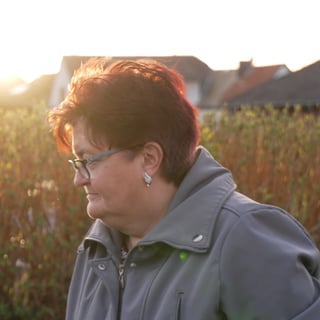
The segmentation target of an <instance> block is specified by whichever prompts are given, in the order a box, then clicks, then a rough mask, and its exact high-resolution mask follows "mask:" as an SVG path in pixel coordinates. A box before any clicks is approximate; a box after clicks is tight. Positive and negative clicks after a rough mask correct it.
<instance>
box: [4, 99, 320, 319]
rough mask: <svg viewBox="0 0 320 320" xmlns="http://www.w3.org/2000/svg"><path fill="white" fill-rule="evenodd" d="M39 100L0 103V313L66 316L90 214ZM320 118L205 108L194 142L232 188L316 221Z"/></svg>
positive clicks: (308, 223)
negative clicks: (227, 175) (198, 140)
mask: <svg viewBox="0 0 320 320" xmlns="http://www.w3.org/2000/svg"><path fill="white" fill-rule="evenodd" d="M46 112H47V110H46V108H45V106H44V105H41V104H39V105H37V106H34V107H32V108H20V109H17V108H15V109H14V110H12V109H0V142H1V143H0V154H1V158H0V173H1V179H0V212H1V215H0V228H1V232H0V241H1V246H0V283H1V286H0V319H4V320H12V319H18V320H19V319H34V320H42V319H46V320H51V319H55V320H59V319H64V312H65V303H66V294H67V288H68V285H69V282H70V277H71V272H72V268H73V264H74V258H75V251H76V249H77V247H78V245H79V243H80V241H81V239H82V237H83V235H84V233H85V232H86V230H87V228H88V226H89V224H90V220H89V218H88V217H87V214H86V200H85V197H83V194H82V192H81V190H77V189H76V188H74V187H73V185H72V179H73V172H72V170H71V169H70V168H69V165H68V163H67V161H66V156H64V155H61V154H59V153H58V152H57V151H56V146H55V143H54V140H53V138H52V134H51V133H50V132H49V128H48V126H47V124H46V121H45V118H46ZM319 136H320V122H319V119H318V118H317V117H316V116H315V115H313V114H305V113H302V112H301V110H300V109H299V108H298V107H297V108H296V109H295V111H294V112H291V111H289V110H284V111H282V112H279V111H277V110H275V109H274V108H272V106H268V107H267V108H266V109H264V110H261V109H256V110H254V109H250V108H245V109H243V110H242V111H240V112H237V113H234V114H230V113H227V112H225V111H222V112H211V113H207V114H206V115H205V117H204V120H203V123H202V144H203V145H204V146H206V147H207V148H208V149H209V150H210V151H211V152H212V154H213V155H214V156H215V158H216V159H217V160H218V161H220V162H221V163H222V164H223V165H225V166H226V167H227V168H229V169H230V170H231V171H232V172H233V174H234V178H235V180H236V182H237V183H238V186H239V190H240V191H241V192H244V193H245V194H247V195H249V196H251V197H253V198H254V199H256V200H258V201H263V202H268V203H272V204H275V205H279V206H281V207H283V208H284V209H286V210H288V211H289V212H291V213H292V214H293V215H295V216H296V217H297V218H298V219H299V220H300V221H302V223H304V224H305V225H306V226H307V227H308V228H310V229H312V228H313V227H314V226H315V225H317V224H318V223H319V218H318V216H317V213H318V211H319V206H320V202H319V199H320V197H319V196H320V184H319V181H320V170H319V167H320V146H319V143H318V139H319Z"/></svg>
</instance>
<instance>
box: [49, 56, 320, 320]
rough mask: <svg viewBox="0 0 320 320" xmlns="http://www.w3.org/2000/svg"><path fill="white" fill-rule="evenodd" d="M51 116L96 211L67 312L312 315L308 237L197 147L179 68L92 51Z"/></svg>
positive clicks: (318, 307) (318, 303) (318, 293)
mask: <svg viewBox="0 0 320 320" xmlns="http://www.w3.org/2000/svg"><path fill="white" fill-rule="evenodd" d="M49 119H50V121H51V123H52V125H53V128H54V134H55V137H56V141H57V143H58V146H59V148H66V149H67V150H72V152H73V154H74V155H75V157H76V159H74V160H70V163H71V164H72V166H73V168H74V169H75V178H74V184H75V185H76V186H77V187H83V188H84V190H85V193H86V195H87V200H88V205H87V212H88V214H89V216H90V217H92V219H94V222H93V224H92V226H91V228H90V230H89V231H88V233H87V235H86V236H85V238H84V240H83V242H82V244H81V245H80V247H79V249H78V255H77V261H76V264H75V268H74V272H73V277H72V281H71V285H70V290H69V296H68V304H67V315H66V319H68V320H75V319H94V320H99V319H105V320H116V319H125V320H151V319H152V320H168V319H181V320H208V319H212V320H217V319H220V320H222V319H228V320H239V319H246V320H250V319H252V320H253V319H258V320H270V319H277V320H281V319H283V320H284V319H299V320H301V319H308V320H312V319H319V314H320V280H319V277H320V269H319V264H320V256H319V251H318V250H317V248H316V246H315V244H314V243H313V241H312V240H311V238H310V236H309V235H308V234H307V232H306V231H305V229H304V228H303V227H302V226H301V225H300V224H299V223H298V222H297V221H296V220H295V219H294V218H292V217H291V216H290V215H289V214H288V213H286V212H284V211H283V210H281V209H280V208H277V207H274V206H270V205H264V204H259V203H257V202H255V201H253V200H251V199H249V198H248V197H246V196H244V195H242V194H240V193H238V192H236V191H235V188H236V187H235V183H234V181H233V179H232V175H231V173H230V172H229V171H228V170H227V169H226V168H224V167H222V166H221V165H220V164H219V163H217V162H216V161H215V160H214V159H213V157H212V156H211V155H210V154H209V153H208V151H207V150H206V149H205V148H203V147H202V146H198V144H199V128H198V124H197V113H196V109H195V108H194V107H193V106H192V105H191V104H190V103H189V102H188V101H187V100H186V98H185V96H184V83H183V80H182V78H181V76H180V75H179V74H178V73H177V72H175V71H174V70H171V69H169V68H167V67H166V66H164V65H161V64H159V63H157V62H155V61H147V60H138V61H118V62H115V63H113V64H109V63H108V60H107V59H105V58H100V59H92V60H89V61H88V62H87V63H86V64H84V65H83V66H82V67H81V68H80V69H79V70H78V71H77V72H76V73H75V75H74V77H73V79H72V81H71V86H70V91H69V94H68V96H67V97H66V99H65V100H64V102H63V103H62V104H61V105H60V106H59V107H58V108H56V109H54V110H52V111H51V113H50V115H49Z"/></svg>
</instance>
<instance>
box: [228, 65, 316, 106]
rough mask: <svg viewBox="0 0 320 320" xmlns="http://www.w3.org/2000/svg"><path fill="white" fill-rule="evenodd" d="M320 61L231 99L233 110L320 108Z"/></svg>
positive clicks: (230, 103)
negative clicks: (251, 107)
mask: <svg viewBox="0 0 320 320" xmlns="http://www.w3.org/2000/svg"><path fill="white" fill-rule="evenodd" d="M319 88H320V60H319V61H317V62H315V63H313V64H310V65H308V66H306V67H304V68H302V69H300V70H298V71H295V72H291V73H288V74H287V75H285V76H284V77H281V78H278V79H271V80H270V81H268V82H266V83H264V84H262V85H260V86H258V87H255V88H253V89H251V90H248V91H246V92H244V93H243V94H240V95H237V96H235V97H233V98H232V99H229V100H228V102H227V106H228V107H229V108H231V109H235V108H239V107H240V106H241V105H251V106H264V105H266V104H272V105H273V106H275V107H284V106H289V107H290V106H295V105H301V106H302V107H303V108H307V109H310V108H311V109H312V108H318V107H319V106H320V90H319Z"/></svg>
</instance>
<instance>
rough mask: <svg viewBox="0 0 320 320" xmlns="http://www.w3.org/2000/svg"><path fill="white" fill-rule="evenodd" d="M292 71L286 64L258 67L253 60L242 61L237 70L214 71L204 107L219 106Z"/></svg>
mask: <svg viewBox="0 0 320 320" xmlns="http://www.w3.org/2000/svg"><path fill="white" fill-rule="evenodd" d="M290 72H291V71H290V70H289V69H288V68H287V66H286V65H284V64H280V65H270V66H262V67H256V66H254V65H253V63H252V60H250V61H240V63H239V68H238V69H236V70H219V71H215V72H214V79H213V81H212V85H211V90H210V92H209V93H208V94H207V96H206V97H204V100H203V101H202V108H203V109H207V108H219V107H221V106H223V105H225V104H226V103H228V101H230V100H232V99H233V98H234V97H237V96H239V95H241V94H243V93H245V92H247V91H250V90H251V89H253V88H256V87H260V86H261V85H263V84H264V83H267V82H268V81H270V80H272V79H279V78H281V77H284V76H286V75H287V74H289V73H290Z"/></svg>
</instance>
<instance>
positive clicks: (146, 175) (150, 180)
mask: <svg viewBox="0 0 320 320" xmlns="http://www.w3.org/2000/svg"><path fill="white" fill-rule="evenodd" d="M143 179H144V182H145V183H146V186H147V187H148V188H149V187H150V186H151V184H152V178H151V177H150V176H149V175H148V174H147V173H146V172H145V173H144V174H143Z"/></svg>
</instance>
